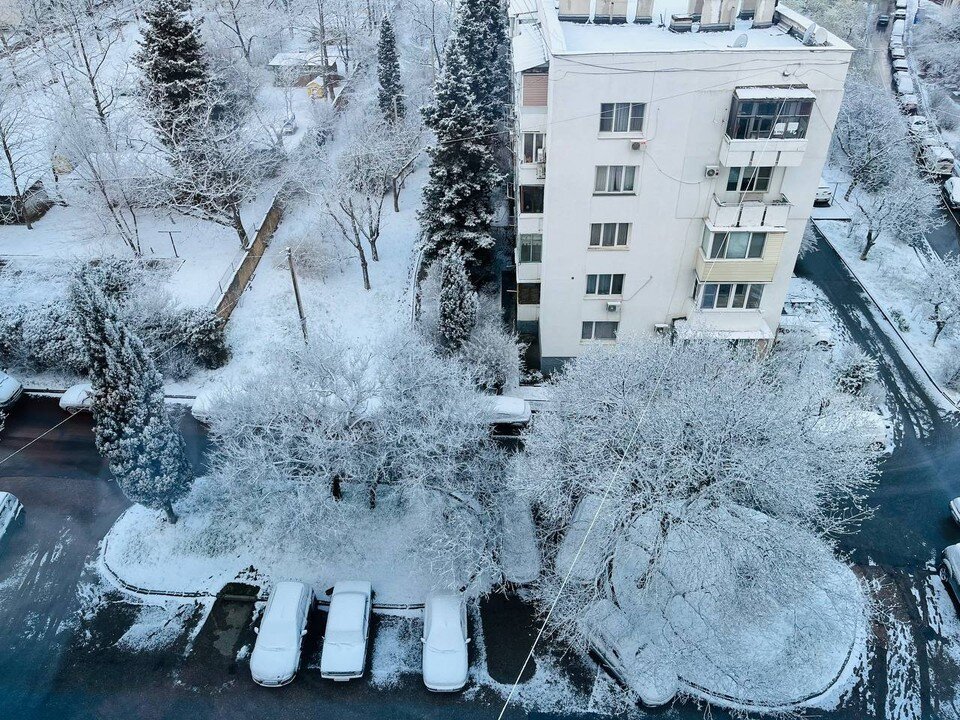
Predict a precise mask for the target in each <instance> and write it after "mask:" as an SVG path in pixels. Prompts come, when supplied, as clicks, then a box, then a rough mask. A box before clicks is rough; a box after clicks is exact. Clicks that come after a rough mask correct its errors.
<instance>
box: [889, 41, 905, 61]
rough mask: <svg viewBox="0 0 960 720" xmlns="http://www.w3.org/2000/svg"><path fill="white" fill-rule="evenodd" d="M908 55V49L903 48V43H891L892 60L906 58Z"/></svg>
mask: <svg viewBox="0 0 960 720" xmlns="http://www.w3.org/2000/svg"><path fill="white" fill-rule="evenodd" d="M906 57H907V51H906V50H904V49H903V44H902V43H897V44H894V43H890V59H891V60H905V59H906Z"/></svg>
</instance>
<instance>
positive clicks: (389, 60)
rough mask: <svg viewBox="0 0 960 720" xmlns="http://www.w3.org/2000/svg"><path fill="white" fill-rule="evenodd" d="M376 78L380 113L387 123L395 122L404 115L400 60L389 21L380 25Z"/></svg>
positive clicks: (395, 39) (385, 20)
mask: <svg viewBox="0 0 960 720" xmlns="http://www.w3.org/2000/svg"><path fill="white" fill-rule="evenodd" d="M377 77H378V79H379V80H380V91H379V101H380V112H382V113H383V117H384V118H386V119H387V121H388V122H397V121H399V120H402V119H403V116H404V115H405V114H406V111H407V110H406V107H405V106H404V104H403V83H402V82H401V81H400V60H399V59H398V58H397V38H396V36H395V35H394V34H393V26H392V25H391V24H390V20H388V19H386V18H384V20H383V23H381V25H380V42H379V44H378V45H377Z"/></svg>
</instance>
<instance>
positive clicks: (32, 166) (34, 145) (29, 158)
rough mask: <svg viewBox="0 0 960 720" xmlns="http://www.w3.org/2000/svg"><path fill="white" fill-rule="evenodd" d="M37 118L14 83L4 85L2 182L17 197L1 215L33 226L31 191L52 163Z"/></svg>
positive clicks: (0, 95)
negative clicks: (16, 89)
mask: <svg viewBox="0 0 960 720" xmlns="http://www.w3.org/2000/svg"><path fill="white" fill-rule="evenodd" d="M38 134H39V133H38V131H37V121H36V118H35V117H34V116H33V114H32V113H29V112H28V111H27V108H25V107H24V106H23V104H22V101H21V98H20V97H19V96H18V94H17V93H15V92H13V89H12V88H10V87H4V86H2V85H0V155H2V157H0V168H2V170H0V182H2V181H4V180H5V181H6V182H4V184H9V188H8V189H7V192H6V193H5V194H9V195H10V196H11V197H12V198H13V200H12V203H11V205H12V206H11V208H10V212H9V215H10V217H3V213H2V209H0V219H2V220H13V221H16V222H19V221H24V222H26V225H27V228H28V229H32V228H33V224H32V222H31V220H30V215H31V213H30V208H29V207H28V203H29V199H30V195H31V193H32V190H33V188H34V185H35V184H36V183H37V182H38V181H39V180H40V179H41V178H42V177H43V176H44V174H45V171H46V169H47V168H49V166H50V161H49V156H47V155H46V153H45V147H44V143H42V141H41V140H40V138H39V137H38Z"/></svg>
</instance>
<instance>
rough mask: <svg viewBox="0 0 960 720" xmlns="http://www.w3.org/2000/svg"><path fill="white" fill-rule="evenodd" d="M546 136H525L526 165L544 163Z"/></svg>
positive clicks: (524, 159)
mask: <svg viewBox="0 0 960 720" xmlns="http://www.w3.org/2000/svg"><path fill="white" fill-rule="evenodd" d="M545 139H546V136H545V135H544V134H543V133H539V132H528V133H524V134H523V161H524V162H525V163H532V162H543V157H544V155H543V153H544V145H543V143H544V140H545Z"/></svg>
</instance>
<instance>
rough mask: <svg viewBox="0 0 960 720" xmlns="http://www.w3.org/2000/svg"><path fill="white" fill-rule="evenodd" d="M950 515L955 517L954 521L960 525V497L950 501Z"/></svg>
mask: <svg viewBox="0 0 960 720" xmlns="http://www.w3.org/2000/svg"><path fill="white" fill-rule="evenodd" d="M950 515H952V516H953V521H954V522H955V523H957V525H960V497H956V498H954V499H953V500H951V501H950Z"/></svg>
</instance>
